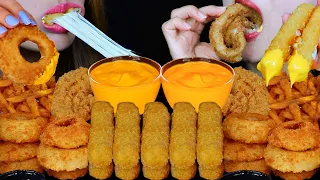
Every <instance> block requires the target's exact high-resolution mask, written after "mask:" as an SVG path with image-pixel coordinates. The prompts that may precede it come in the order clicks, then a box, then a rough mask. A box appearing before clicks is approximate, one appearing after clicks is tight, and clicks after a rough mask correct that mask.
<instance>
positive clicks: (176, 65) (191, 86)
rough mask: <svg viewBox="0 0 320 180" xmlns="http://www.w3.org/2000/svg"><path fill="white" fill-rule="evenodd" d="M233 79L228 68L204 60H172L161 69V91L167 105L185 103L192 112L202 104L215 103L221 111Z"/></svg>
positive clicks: (224, 65)
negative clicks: (192, 108) (190, 105)
mask: <svg viewBox="0 0 320 180" xmlns="http://www.w3.org/2000/svg"><path fill="white" fill-rule="evenodd" d="M234 76H235V72H234V70H233V68H232V67H231V66H229V65H228V64H226V63H224V62H222V61H218V60H214V59H207V58H183V59H176V60H173V61H170V62H169V63H167V64H165V65H164V66H163V67H162V68H161V81H162V88H163V91H164V94H165V96H166V99H167V101H168V103H169V104H170V106H171V107H174V104H175V103H177V102H189V103H191V104H192V105H193V107H194V108H195V109H196V110H198V107H199V105H200V104H201V103H202V102H215V103H217V104H218V105H219V106H220V107H221V108H222V107H223V106H224V105H225V103H226V101H227V99H228V96H229V94H230V91H231V88H232V85H233V81H234Z"/></svg>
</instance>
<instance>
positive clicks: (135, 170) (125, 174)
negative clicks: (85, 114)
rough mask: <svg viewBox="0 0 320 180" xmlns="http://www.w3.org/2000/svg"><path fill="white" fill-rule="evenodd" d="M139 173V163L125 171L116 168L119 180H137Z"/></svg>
mask: <svg viewBox="0 0 320 180" xmlns="http://www.w3.org/2000/svg"><path fill="white" fill-rule="evenodd" d="M118 107H119V106H118ZM139 173H140V163H138V164H137V165H136V166H134V167H132V168H129V169H123V168H121V167H119V166H116V167H115V174H116V176H117V178H120V179H136V178H137V177H138V176H139Z"/></svg>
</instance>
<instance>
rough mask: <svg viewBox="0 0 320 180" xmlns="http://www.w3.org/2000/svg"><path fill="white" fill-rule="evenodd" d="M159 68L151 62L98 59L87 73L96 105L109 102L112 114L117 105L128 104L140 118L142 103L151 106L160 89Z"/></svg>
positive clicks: (123, 58) (122, 58)
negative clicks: (133, 107)
mask: <svg viewBox="0 0 320 180" xmlns="http://www.w3.org/2000/svg"><path fill="white" fill-rule="evenodd" d="M160 70H161V65H160V64H159V63H157V62H155V61H153V60H151V59H148V58H145V57H136V56H118V57H112V58H107V59H102V60H100V61H98V62H96V63H94V64H93V65H92V66H91V67H90V68H89V70H88V76H89V81H90V85H91V88H92V91H93V94H94V96H95V99H96V100H97V101H107V102H109V103H110V104H111V105H112V106H113V107H114V110H115V112H116V108H117V105H118V103H120V102H132V103H134V104H135V105H136V106H137V107H138V108H139V112H140V114H142V113H143V112H144V106H145V104H146V103H149V102H154V101H155V99H156V97H157V95H158V92H159V89H160V84H161V80H160Z"/></svg>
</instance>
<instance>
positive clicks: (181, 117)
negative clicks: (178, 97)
mask: <svg viewBox="0 0 320 180" xmlns="http://www.w3.org/2000/svg"><path fill="white" fill-rule="evenodd" d="M196 142H197V113H196V111H195V108H194V107H193V106H192V105H191V104H190V103H186V102H179V103H176V104H175V106H174V109H173V113H172V124H171V136H170V145H169V155H170V163H171V165H172V166H175V167H176V168H179V169H186V168H190V167H191V166H193V165H194V163H195V160H196Z"/></svg>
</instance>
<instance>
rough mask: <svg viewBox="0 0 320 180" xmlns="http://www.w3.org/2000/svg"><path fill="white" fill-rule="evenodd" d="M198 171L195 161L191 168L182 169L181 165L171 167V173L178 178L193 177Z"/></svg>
mask: <svg viewBox="0 0 320 180" xmlns="http://www.w3.org/2000/svg"><path fill="white" fill-rule="evenodd" d="M196 172H197V164H196V163H194V164H193V165H192V166H190V167H189V168H185V169H180V168H179V167H178V168H177V167H174V166H172V167H171V175H172V177H174V178H176V179H192V178H193V177H194V176H195V175H196Z"/></svg>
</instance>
